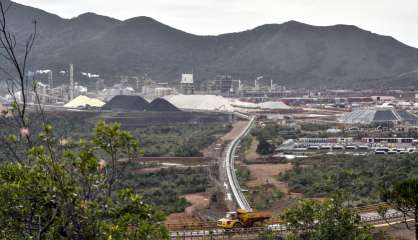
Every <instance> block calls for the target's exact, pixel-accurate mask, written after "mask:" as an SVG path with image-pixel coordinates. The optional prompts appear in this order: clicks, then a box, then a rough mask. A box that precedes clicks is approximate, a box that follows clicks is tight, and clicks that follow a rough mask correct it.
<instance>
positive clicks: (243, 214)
mask: <svg viewBox="0 0 418 240" xmlns="http://www.w3.org/2000/svg"><path fill="white" fill-rule="evenodd" d="M269 218H271V213H270V212H251V211H247V210H245V209H238V210H237V211H236V212H227V213H226V216H225V217H224V218H221V219H219V220H218V223H217V226H218V227H220V228H223V229H233V228H249V227H252V226H253V225H254V223H256V222H262V221H264V220H267V219H269Z"/></svg>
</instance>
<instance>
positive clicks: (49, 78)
mask: <svg viewBox="0 0 418 240" xmlns="http://www.w3.org/2000/svg"><path fill="white" fill-rule="evenodd" d="M53 81H54V79H53V78H52V71H49V72H48V85H49V89H52V88H54V86H53V85H54V82H53Z"/></svg>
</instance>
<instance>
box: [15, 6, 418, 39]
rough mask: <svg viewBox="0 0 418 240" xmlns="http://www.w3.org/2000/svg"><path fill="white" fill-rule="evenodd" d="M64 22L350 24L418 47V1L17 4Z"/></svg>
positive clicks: (209, 28) (237, 26) (222, 27)
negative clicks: (91, 15)
mask: <svg viewBox="0 0 418 240" xmlns="http://www.w3.org/2000/svg"><path fill="white" fill-rule="evenodd" d="M16 2H19V3H22V4H25V5H29V6H33V7H38V8H41V9H44V10H46V11H48V12H51V13H55V14H58V15H60V16H61V17H64V18H72V17H75V16H78V15H80V14H82V13H85V12H95V13H98V14H101V15H106V16H111V17H114V18H117V19H121V20H125V19H128V18H132V17H137V16H149V17H152V18H155V19H156V20H158V21H160V22H163V23H165V24H167V25H170V26H172V27H175V28H178V29H181V30H183V31H186V32H190V33H194V34H200V35H215V34H221V33H226V32H237V31H242V30H246V29H250V28H254V27H256V26H259V25H262V24H266V23H282V22H286V21H289V20H297V21H301V22H304V23H308V24H312V25H334V24H351V25H357V26H359V27H361V28H363V29H366V30H370V31H372V32H375V33H379V34H382V35H391V36H393V37H395V38H397V39H398V40H400V41H402V42H404V43H406V44H408V45H411V46H414V47H418V0H112V1H109V0H16Z"/></svg>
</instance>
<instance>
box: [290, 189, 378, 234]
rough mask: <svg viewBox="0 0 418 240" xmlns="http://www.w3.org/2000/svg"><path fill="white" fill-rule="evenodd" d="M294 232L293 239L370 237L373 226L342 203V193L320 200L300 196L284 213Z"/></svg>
mask: <svg viewBox="0 0 418 240" xmlns="http://www.w3.org/2000/svg"><path fill="white" fill-rule="evenodd" d="M283 219H284V221H285V222H286V223H287V224H288V228H289V229H290V231H291V232H292V234H293V236H292V237H291V239H309V240H335V239H339V240H371V239H372V237H371V234H370V230H371V229H370V227H369V226H368V225H365V224H363V223H361V219H360V217H359V216H358V215H357V214H356V213H355V212H353V211H352V210H351V209H349V208H346V207H344V206H343V205H342V201H341V200H340V197H337V198H336V199H331V200H327V201H325V202H319V201H316V200H309V199H305V200H300V201H299V202H298V203H297V204H296V206H294V207H292V208H290V209H288V210H287V211H286V212H285V214H284V215H283Z"/></svg>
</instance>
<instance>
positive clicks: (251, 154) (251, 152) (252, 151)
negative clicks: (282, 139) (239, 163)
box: [245, 138, 261, 161]
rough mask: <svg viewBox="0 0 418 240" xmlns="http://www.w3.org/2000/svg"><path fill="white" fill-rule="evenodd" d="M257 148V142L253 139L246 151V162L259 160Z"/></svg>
mask: <svg viewBox="0 0 418 240" xmlns="http://www.w3.org/2000/svg"><path fill="white" fill-rule="evenodd" d="M257 146H258V140H257V139H256V138H253V139H252V141H251V145H250V148H249V149H248V151H247V153H246V155H245V158H246V159H247V160H248V161H254V160H257V159H258V158H260V157H261V156H260V154H258V153H257Z"/></svg>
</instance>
